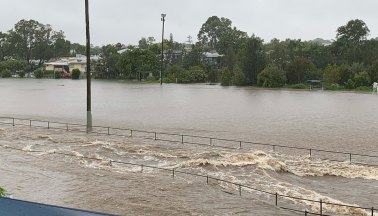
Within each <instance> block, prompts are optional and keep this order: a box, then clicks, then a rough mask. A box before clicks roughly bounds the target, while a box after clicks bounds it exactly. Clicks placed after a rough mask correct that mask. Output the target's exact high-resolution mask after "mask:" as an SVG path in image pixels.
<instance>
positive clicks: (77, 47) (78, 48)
mask: <svg viewBox="0 0 378 216" xmlns="http://www.w3.org/2000/svg"><path fill="white" fill-rule="evenodd" d="M85 49H86V48H85V46H84V45H81V44H78V43H73V44H71V50H72V52H73V54H74V55H75V54H81V55H85V54H86V53H85Z"/></svg>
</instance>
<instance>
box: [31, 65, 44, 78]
mask: <svg viewBox="0 0 378 216" xmlns="http://www.w3.org/2000/svg"><path fill="white" fill-rule="evenodd" d="M33 73H34V76H35V78H37V79H42V78H43V71H42V69H41V68H39V69H36V70H35V71H34V72H33Z"/></svg>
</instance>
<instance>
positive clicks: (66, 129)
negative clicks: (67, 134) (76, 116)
mask: <svg viewBox="0 0 378 216" xmlns="http://www.w3.org/2000/svg"><path fill="white" fill-rule="evenodd" d="M66 130H67V131H68V123H66Z"/></svg>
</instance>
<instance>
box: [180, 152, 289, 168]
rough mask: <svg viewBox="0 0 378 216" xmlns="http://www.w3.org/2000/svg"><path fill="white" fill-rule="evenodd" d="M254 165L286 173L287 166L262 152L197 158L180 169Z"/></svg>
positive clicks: (183, 164) (188, 161)
mask: <svg viewBox="0 0 378 216" xmlns="http://www.w3.org/2000/svg"><path fill="white" fill-rule="evenodd" d="M251 165H255V166H257V167H258V168H261V169H268V170H272V171H277V172H278V171H285V172H286V171H287V166H286V164H285V163H284V162H281V161H279V160H277V159H275V158H273V157H272V156H271V155H269V154H266V153H265V152H262V151H257V152H254V153H236V154H235V153H229V154H223V155H222V156H221V157H218V158H211V159H207V158H197V159H190V160H187V161H184V162H182V163H181V164H180V165H179V166H180V167H202V166H214V167H217V168H221V167H233V166H234V167H244V166H251Z"/></svg>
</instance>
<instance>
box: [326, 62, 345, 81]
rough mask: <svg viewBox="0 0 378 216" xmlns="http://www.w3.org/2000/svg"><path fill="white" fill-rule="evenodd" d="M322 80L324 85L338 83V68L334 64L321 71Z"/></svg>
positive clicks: (339, 76) (339, 77)
mask: <svg viewBox="0 0 378 216" xmlns="http://www.w3.org/2000/svg"><path fill="white" fill-rule="evenodd" d="M323 80H324V82H326V83H333V84H337V83H339V82H340V80H341V75H340V70H339V67H338V66H337V65H335V64H333V65H328V66H327V67H326V68H325V69H324V71H323Z"/></svg>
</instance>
